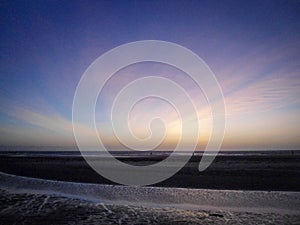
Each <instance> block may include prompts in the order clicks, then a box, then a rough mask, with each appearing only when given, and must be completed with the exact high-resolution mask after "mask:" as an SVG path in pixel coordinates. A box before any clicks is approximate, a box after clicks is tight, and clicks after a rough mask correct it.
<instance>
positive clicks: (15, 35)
mask: <svg viewBox="0 0 300 225" xmlns="http://www.w3.org/2000/svg"><path fill="white" fill-rule="evenodd" d="M299 12H300V2H299V1H292V0H291V1H1V3H0V18H1V19H0V26H1V36H0V102H1V105H0V106H1V107H0V145H2V146H6V145H46V146H74V144H75V141H74V137H73V132H72V122H71V121H72V101H73V96H74V92H75V89H76V86H77V84H78V82H79V80H80V78H81V76H82V74H83V73H84V71H85V70H86V69H87V67H88V66H89V65H90V64H91V63H92V62H93V61H94V60H95V59H96V58H97V57H99V56H100V55H101V54H103V53H105V52H106V51H108V50H110V49H112V48H114V47H117V46H118V45H121V44H125V43H127V42H133V41H138V40H147V39H156V40H164V41H170V42H174V43H177V44H179V45H182V46H184V47H186V48H189V49H191V50H192V51H193V52H195V53H196V54H198V55H199V56H200V57H201V58H202V59H203V60H204V61H205V62H206V63H207V64H208V65H209V67H210V68H211V69H212V71H213V72H214V73H215V75H216V77H217V79H218V81H219V83H220V85H221V88H222V90H223V93H224V97H225V101H226V109H227V112H226V120H227V128H226V133H225V137H224V142H223V148H224V149H297V148H299V147H300V100H299V99H300V13H299ZM150 75H163V76H165V77H167V78H169V79H171V80H173V81H175V82H178V83H180V84H181V85H182V86H183V87H185V88H187V89H188V91H189V93H190V95H191V96H192V98H193V100H194V101H195V102H196V105H197V110H198V111H197V112H198V115H199V119H200V123H201V124H202V125H201V128H200V129H202V131H204V132H203V133H202V134H203V135H202V136H200V140H199V146H200V147H203V146H205V143H206V142H207V140H208V138H209V131H210V129H211V127H210V124H211V118H210V111H209V105H208V104H207V103H206V102H205V98H204V96H203V93H202V92H201V91H200V90H197V88H195V87H193V85H192V84H191V82H190V81H189V80H188V79H187V76H185V75H184V74H183V73H182V72H180V71H178V70H176V69H174V68H171V67H168V66H166V65H159V64H157V63H156V64H155V63H148V64H147V63H145V64H141V65H133V66H129V67H127V68H124V69H123V70H121V71H120V72H118V73H117V74H116V75H115V76H114V78H112V79H111V80H110V81H109V83H108V84H107V86H106V87H105V89H104V90H103V92H102V94H101V96H99V98H100V97H101V99H100V100H99V101H98V104H97V107H96V113H97V114H96V122H97V127H98V130H99V133H100V134H101V135H102V136H103V139H104V140H105V142H106V144H107V145H108V146H112V147H115V148H118V147H120V146H119V144H118V142H117V141H116V139H115V138H114V137H113V135H112V133H111V131H110V129H109V128H108V123H109V121H108V118H109V107H110V105H111V102H112V100H113V97H114V96H115V95H116V94H117V93H118V91H119V90H120V88H122V86H124V85H126V84H127V83H128V82H130V81H132V80H134V79H136V78H138V77H142V76H150ZM166 91H169V90H166ZM125 104H126V103H125ZM153 115H162V116H163V117H166V118H167V135H168V136H167V138H166V140H165V142H164V143H163V145H162V146H163V147H164V148H170V147H172V146H173V145H174V143H176V140H177V138H178V135H179V134H180V131H178V118H177V115H176V113H174V112H173V111H172V109H170V107H169V106H168V105H166V104H163V103H161V102H157V101H155V100H154V99H148V100H146V101H144V102H143V103H141V104H139V105H137V107H136V108H135V109H134V110H133V112H132V115H131V118H130V126H131V127H132V130H133V131H134V133H135V134H136V135H137V136H141V137H145V136H147V132H148V131H147V129H146V125H145V122H147V121H148V120H149V119H150V118H151V116H153Z"/></svg>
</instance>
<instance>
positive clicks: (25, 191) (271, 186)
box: [0, 154, 300, 224]
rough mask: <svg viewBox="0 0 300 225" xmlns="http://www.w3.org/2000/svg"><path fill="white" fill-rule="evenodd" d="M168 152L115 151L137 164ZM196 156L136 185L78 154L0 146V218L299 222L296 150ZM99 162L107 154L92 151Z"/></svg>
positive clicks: (76, 221)
mask: <svg viewBox="0 0 300 225" xmlns="http://www.w3.org/2000/svg"><path fill="white" fill-rule="evenodd" d="M164 157H165V156H157V155H154V156H149V157H134V156H128V157H124V156H123V157H120V160H121V161H123V162H126V163H129V164H134V165H147V164H153V163H155V162H158V161H159V160H161V159H162V158H164ZM199 159H200V157H199V156H194V157H192V158H191V160H190V161H189V163H187V164H186V166H185V167H184V168H183V169H181V170H180V171H179V172H178V173H177V174H175V175H174V176H173V177H171V178H169V179H167V180H166V181H163V182H161V183H158V184H155V185H152V186H146V187H139V186H123V185H118V184H114V183H113V182H111V181H109V180H107V179H105V178H103V177H101V176H100V175H98V174H97V173H96V172H95V171H93V170H92V169H91V168H90V167H89V165H87V163H86V162H85V161H84V159H83V158H82V157H80V155H76V156H71V155H60V154H55V155H52V156H48V157H47V156H45V155H44V154H42V155H39V154H35V155H32V154H29V155H28V154H27V155H24V154H22V155H21V154H2V155H1V158H0V171H1V172H0V180H1V183H0V201H1V203H2V204H1V206H0V207H1V208H0V222H1V224H14V223H16V222H17V223H18V224H41V223H42V224H174V223H176V224H225V223H226V224H297V223H298V221H300V210H299V209H300V192H299V185H298V184H299V183H300V175H299V174H300V173H299V171H300V170H299V169H300V168H299V155H293V156H290V155H284V156H283V155H276V154H275V155H271V154H268V155H257V154H254V155H248V156H245V155H234V156H232V155H231V156H229V155H225V156H224V155H221V156H218V157H217V158H216V160H215V161H214V162H213V164H212V165H211V166H210V167H209V168H208V169H207V170H206V171H204V172H201V173H200V172H198V170H197V168H198V167H197V166H198V163H199ZM95 160H98V161H99V163H100V162H101V161H107V159H101V158H95Z"/></svg>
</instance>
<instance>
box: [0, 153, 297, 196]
mask: <svg viewBox="0 0 300 225" xmlns="http://www.w3.org/2000/svg"><path fill="white" fill-rule="evenodd" d="M101 160H105V159H99V163H101ZM159 160H161V157H157V156H155V157H154V156H153V157H138V158H132V157H130V158H122V161H123V162H126V163H129V164H136V165H147V164H152V163H155V162H158V161H159ZM199 160H200V157H198V156H194V157H192V159H191V160H190V162H189V163H187V164H186V166H185V167H184V168H182V169H181V170H180V171H179V172H178V173H177V174H175V175H174V176H173V177H171V178H169V179H167V180H165V181H163V182H161V183H158V184H156V185H155V186H159V187H181V188H204V189H219V190H267V191H300V185H299V184H300V156H299V155H294V156H278V155H265V156H217V158H216V159H215V161H214V162H213V163H212V165H211V166H210V167H209V168H208V169H207V170H205V171H204V172H199V171H198V163H199ZM0 171H2V172H5V173H9V174H15V175H21V176H27V177H35V178H42V179H50V180H58V181H73V182H83V183H98V184H113V182H111V181H109V180H107V179H105V178H103V177H102V176H100V175H98V174H97V173H96V172H95V171H94V170H92V169H91V168H90V166H89V165H87V163H86V162H85V161H84V159H83V158H81V157H44V156H36V157H29V156H28V157H21V156H18V157H13V156H1V158H0Z"/></svg>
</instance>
